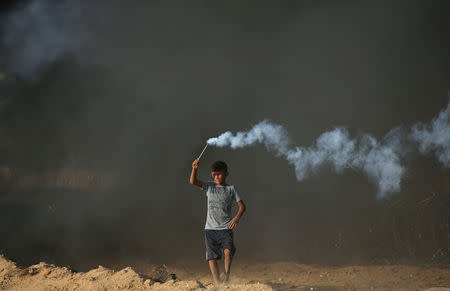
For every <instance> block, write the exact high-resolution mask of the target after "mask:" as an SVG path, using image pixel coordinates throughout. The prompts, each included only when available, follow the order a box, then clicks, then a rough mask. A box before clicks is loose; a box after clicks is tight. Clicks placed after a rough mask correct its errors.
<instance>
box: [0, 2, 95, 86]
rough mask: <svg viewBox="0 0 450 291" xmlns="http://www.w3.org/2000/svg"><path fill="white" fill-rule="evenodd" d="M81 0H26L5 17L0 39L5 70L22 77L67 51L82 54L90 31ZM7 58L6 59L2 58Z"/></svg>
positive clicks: (39, 70)
mask: <svg viewBox="0 0 450 291" xmlns="http://www.w3.org/2000/svg"><path fill="white" fill-rule="evenodd" d="M83 8H84V7H83V4H82V3H81V2H80V1H52V0H44V1H36V0H33V1H26V2H22V4H20V5H17V6H16V7H14V9H13V10H12V11H11V12H10V13H8V14H7V15H6V16H4V17H3V19H2V21H1V23H2V32H3V33H2V39H1V43H2V45H3V49H4V51H5V53H6V56H7V58H6V63H5V64H4V66H5V67H6V70H7V71H9V72H11V73H14V74H17V75H19V76H21V77H23V78H35V77H36V76H37V74H38V73H40V72H41V71H42V70H43V69H45V68H47V67H48V65H49V64H51V63H53V62H55V61H56V60H58V59H59V58H61V57H63V56H65V55H72V56H76V57H81V56H82V53H83V52H82V49H83V47H84V44H85V42H87V41H89V38H90V35H89V30H88V27H87V25H88V23H86V22H83V13H85V11H84V10H83ZM3 61H5V59H3Z"/></svg>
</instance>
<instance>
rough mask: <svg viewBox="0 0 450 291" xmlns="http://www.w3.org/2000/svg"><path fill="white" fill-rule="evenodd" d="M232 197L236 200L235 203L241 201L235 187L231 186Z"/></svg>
mask: <svg viewBox="0 0 450 291" xmlns="http://www.w3.org/2000/svg"><path fill="white" fill-rule="evenodd" d="M233 196H234V199H235V200H236V202H239V201H241V200H242V199H241V197H240V196H239V193H238V191H237V190H236V187H234V186H233Z"/></svg>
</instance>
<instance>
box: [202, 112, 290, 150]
mask: <svg viewBox="0 0 450 291" xmlns="http://www.w3.org/2000/svg"><path fill="white" fill-rule="evenodd" d="M207 143H208V144H210V145H215V146H218V147H224V146H230V147H231V148H232V149H236V148H242V147H246V146H250V145H253V144H255V143H260V144H264V145H265V146H266V148H267V150H271V151H275V152H276V153H277V154H278V155H283V154H284V153H286V151H287V149H288V144H289V137H288V135H287V133H286V130H285V129H284V128H283V126H281V125H278V124H273V123H270V122H269V121H267V120H263V121H261V122H260V123H258V124H256V125H255V126H253V128H252V129H251V130H249V131H247V132H238V133H236V135H233V134H232V133H231V132H229V131H227V132H225V133H223V134H221V135H220V136H218V137H213V138H210V139H208V141H207Z"/></svg>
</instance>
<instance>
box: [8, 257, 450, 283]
mask: <svg viewBox="0 0 450 291" xmlns="http://www.w3.org/2000/svg"><path fill="white" fill-rule="evenodd" d="M136 270H137V271H139V273H138V272H137V271H136ZM136 270H135V269H133V268H130V267H127V268H123V269H121V270H117V271H114V270H111V269H108V268H104V267H101V266H99V267H98V268H95V269H92V270H90V271H88V272H73V271H71V270H69V269H67V268H65V267H57V266H54V265H50V264H46V263H40V264H37V265H33V266H30V267H28V268H20V267H18V266H17V265H16V264H15V263H13V262H11V261H9V260H7V259H6V258H4V257H3V256H0V289H2V290H436V291H437V290H450V269H449V268H444V267H423V266H403V265H394V266H391V265H390V266H346V267H326V266H312V265H303V264H297V263H290V262H280V263H270V264H263V263H258V264H243V263H239V264H236V266H234V268H233V269H232V278H231V282H230V284H229V285H226V286H220V287H216V286H214V285H212V284H211V278H210V274H209V272H208V268H207V266H206V263H205V265H204V266H199V265H197V266H193V265H182V264H176V266H174V267H173V268H169V269H167V270H169V272H166V273H165V274H162V272H161V270H163V269H161V267H160V266H154V265H139V266H136ZM164 270H165V269H164ZM164 270H163V271H164ZM170 273H174V274H175V275H176V278H175V279H172V278H173V275H170ZM158 280H159V281H163V282H158ZM164 281H165V282H164Z"/></svg>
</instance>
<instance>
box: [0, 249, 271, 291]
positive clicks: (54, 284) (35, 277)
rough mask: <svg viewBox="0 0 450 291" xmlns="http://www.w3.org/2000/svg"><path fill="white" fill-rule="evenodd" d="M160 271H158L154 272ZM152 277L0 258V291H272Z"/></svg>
mask: <svg viewBox="0 0 450 291" xmlns="http://www.w3.org/2000/svg"><path fill="white" fill-rule="evenodd" d="M158 272H160V271H158V270H157V272H156V273H158ZM169 275H173V274H169ZM174 277H175V276H165V277H164V279H167V280H166V281H163V280H161V278H151V277H147V276H145V275H142V274H138V273H137V272H135V271H134V270H133V269H132V268H130V267H127V268H124V269H122V270H120V271H113V270H111V269H108V268H104V267H102V266H99V267H98V268H96V269H92V270H90V271H88V272H73V271H72V270H70V269H68V268H66V267H57V266H55V265H52V264H47V263H43V262H42V263H39V264H36V265H33V266H30V267H28V268H19V267H18V266H17V265H16V264H15V263H13V262H11V261H9V260H7V259H6V258H5V257H4V256H2V255H0V289H2V290H3V289H4V290H127V289H128V290H203V289H214V290H222V289H223V290H273V289H272V288H271V287H269V286H268V285H265V284H260V283H256V284H236V285H229V286H223V287H220V288H215V287H214V286H213V285H211V284H209V285H207V286H205V285H203V284H202V283H201V282H199V281H185V280H177V279H173V278H174Z"/></svg>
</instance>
